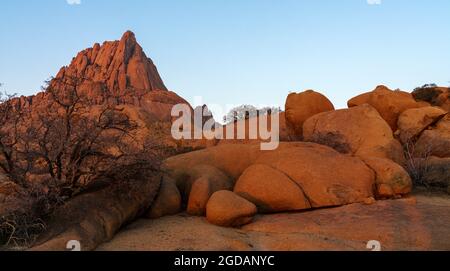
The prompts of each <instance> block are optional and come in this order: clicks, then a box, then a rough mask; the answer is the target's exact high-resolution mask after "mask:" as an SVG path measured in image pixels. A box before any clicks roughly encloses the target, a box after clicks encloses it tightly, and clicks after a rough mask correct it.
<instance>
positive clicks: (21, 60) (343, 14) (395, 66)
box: [0, 0, 450, 107]
mask: <svg viewBox="0 0 450 271" xmlns="http://www.w3.org/2000/svg"><path fill="white" fill-rule="evenodd" d="M0 12H1V17H0V18H1V19H0V20H1V24H0V36H1V42H0V82H2V83H4V84H5V85H4V86H3V87H2V89H3V90H8V91H9V92H17V93H19V94H24V95H29V94H33V93H35V92H36V91H38V90H39V88H40V85H41V84H42V82H43V81H44V80H45V79H46V78H48V77H49V76H51V75H55V74H56V72H57V71H58V70H59V68H60V67H61V66H64V65H67V64H69V63H70V60H71V58H72V57H73V56H75V55H76V53H77V52H78V51H80V50H82V49H84V48H86V47H91V46H92V44H93V43H95V42H102V41H104V40H114V39H119V38H120V36H121V35H122V33H123V32H124V31H126V30H128V29H130V30H132V31H134V32H135V33H136V36H137V39H138V41H139V42H140V43H141V45H142V46H143V48H144V50H145V52H146V53H147V55H148V56H149V57H151V58H152V59H153V60H154V62H155V64H156V65H157V67H158V69H159V72H160V74H161V76H162V78H163V80H164V82H165V83H166V85H167V87H168V88H169V89H171V90H173V91H175V92H177V93H178V94H180V95H181V96H183V97H184V98H186V99H188V100H189V101H193V99H194V97H195V96H203V98H204V102H206V103H216V104H217V103H220V104H224V105H225V104H229V103H231V104H242V103H249V104H255V105H258V104H279V105H284V101H285V97H286V95H287V94H288V93H289V92H290V91H301V90H304V89H315V90H318V91H321V92H322V93H324V94H326V95H327V96H328V97H329V98H330V99H331V100H332V101H333V102H334V103H335V105H336V106H337V107H344V106H345V104H346V101H347V100H348V99H349V98H351V97H353V96H355V95H356V94H358V93H361V92H364V91H368V90H371V89H373V88H374V87H375V86H376V85H378V84H386V85H388V86H389V87H391V88H401V89H404V90H411V89H412V88H414V87H416V86H418V85H422V84H425V83H429V82H435V83H438V84H440V85H448V84H450V83H449V82H448V81H450V1H448V0H433V1H429V0H382V2H381V4H380V5H369V4H368V3H367V0H304V1H302V0H203V1H202V0H159V1H156V0H150V1H148V0H140V1H139V0H127V1H126V0H81V4H80V5H69V4H67V2H66V0H2V1H0Z"/></svg>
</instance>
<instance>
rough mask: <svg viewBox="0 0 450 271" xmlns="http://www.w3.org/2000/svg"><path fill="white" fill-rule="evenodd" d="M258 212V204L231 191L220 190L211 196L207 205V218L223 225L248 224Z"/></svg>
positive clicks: (211, 221) (213, 222)
mask: <svg viewBox="0 0 450 271" xmlns="http://www.w3.org/2000/svg"><path fill="white" fill-rule="evenodd" d="M256 213H257V209H256V206H255V205H254V204H253V203H251V202H249V201H247V200H246V199H244V198H242V197H240V196H238V195H236V194H235V193H233V192H231V191H218V192H216V193H214V194H213V195H212V196H211V199H210V200H209V201H208V205H207V207H206V219H208V221H209V222H210V223H212V224H215V225H218V226H223V227H238V226H242V225H245V224H248V223H249V222H250V221H251V220H252V219H253V216H255V215H256Z"/></svg>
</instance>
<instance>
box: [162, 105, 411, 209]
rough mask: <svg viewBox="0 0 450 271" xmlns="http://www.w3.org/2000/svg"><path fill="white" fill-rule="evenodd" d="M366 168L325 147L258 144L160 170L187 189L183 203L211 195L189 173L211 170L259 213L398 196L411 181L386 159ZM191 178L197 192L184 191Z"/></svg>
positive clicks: (197, 155) (205, 153)
mask: <svg viewBox="0 0 450 271" xmlns="http://www.w3.org/2000/svg"><path fill="white" fill-rule="evenodd" d="M362 107H363V108H364V107H368V108H371V107H370V106H369V105H366V106H362ZM372 110H373V111H375V110H374V109H372ZM375 113H376V111H375ZM376 114H377V115H378V113H376ZM378 118H379V119H381V118H380V117H379V115H378ZM381 121H383V120H382V119H381ZM382 123H384V125H385V126H386V129H387V130H388V131H390V128H389V127H388V126H387V124H386V123H385V122H384V121H383V122H382ZM375 128H379V127H375ZM391 136H392V135H391ZM391 139H392V138H391ZM368 157H370V156H368ZM375 157H376V156H375ZM367 159H372V158H367ZM370 161H371V160H370ZM368 164H369V162H364V161H362V160H361V159H360V158H358V157H352V156H349V155H344V154H340V153H339V152H337V151H335V150H333V149H332V148H329V147H327V146H323V145H318V144H314V143H304V142H283V143H280V146H279V148H278V149H277V150H274V151H261V150H260V146H259V144H229V145H219V146H216V147H211V148H208V149H204V150H200V151H196V152H191V153H186V154H182V155H178V156H175V157H171V158H169V159H167V160H166V161H165V162H164V168H165V170H166V172H167V173H168V174H169V175H171V176H172V177H173V178H175V179H176V180H177V183H178V187H181V188H184V191H187V193H185V194H186V195H189V198H188V199H187V201H189V202H190V201H191V199H190V198H191V197H194V198H197V197H198V198H201V199H202V200H201V202H204V201H205V199H206V196H208V195H209V194H210V193H208V192H209V190H208V187H209V186H210V183H209V182H207V181H206V179H205V178H202V175H203V174H200V172H199V173H196V174H195V173H192V169H193V168H196V167H199V166H201V167H205V166H209V167H213V168H215V169H216V172H219V173H218V174H217V175H221V174H225V175H226V176H229V177H230V178H231V183H233V184H234V181H236V183H235V184H234V185H233V187H234V192H235V193H236V194H238V195H240V196H241V197H243V198H245V199H246V200H248V201H250V202H252V203H253V204H255V205H256V206H257V207H258V211H259V212H261V213H267V212H269V213H270V212H284V211H298V210H306V209H311V208H321V207H332V206H341V205H346V204H351V203H355V202H367V201H368V200H369V199H373V198H375V197H377V198H397V197H402V196H404V195H406V194H408V193H409V192H410V190H411V180H410V179H409V176H408V174H407V173H406V172H405V171H404V170H403V169H402V168H401V167H400V166H399V165H397V164H395V163H394V162H391V161H390V160H387V159H384V160H383V159H379V160H374V162H373V163H372V162H370V164H371V166H368ZM372 167H373V168H372ZM384 171H386V173H385V172H384ZM210 172H211V171H210ZM192 180H196V182H199V183H200V184H201V185H199V187H201V188H198V189H197V188H195V190H198V191H200V192H201V193H200V192H198V193H194V186H192V189H191V190H189V189H188V188H187V187H190V186H191V185H192V184H191V182H192ZM388 188H389V189H388ZM225 190H229V189H225ZM387 190H389V191H387ZM182 191H183V189H182ZM380 191H381V192H380ZM386 191H387V192H386ZM198 195H201V196H198ZM209 200H210V199H209Z"/></svg>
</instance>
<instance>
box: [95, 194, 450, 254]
mask: <svg viewBox="0 0 450 271" xmlns="http://www.w3.org/2000/svg"><path fill="white" fill-rule="evenodd" d="M448 225H450V196H448V195H444V194H442V195H441V194H424V193H421V194H417V195H415V196H412V197H410V198H407V199H401V200H388V201H378V202H376V203H375V204H372V205H363V204H352V205H347V206H343V207H338V208H328V209H319V210H314V211H307V212H302V213H284V214H274V215H261V216H257V217H256V218H255V220H254V222H253V223H251V224H249V225H247V226H244V227H243V228H240V229H232V228H222V227H217V226H214V225H211V224H209V223H208V222H207V221H206V219H205V218H202V217H191V216H188V215H186V214H179V215H175V216H169V217H165V218H161V219H156V220H139V221H137V222H135V223H133V224H131V225H130V226H128V227H127V228H125V229H124V230H123V231H121V232H120V233H119V234H117V235H116V236H115V237H114V238H113V239H112V240H111V241H110V242H108V243H105V244H103V245H101V246H100V247H99V248H98V250H127V251H130V250H131V251H159V250H169V251H204V250H220V251H233V250H236V251H245V250H256V251H260V250H282V251H285V250H294V251H304V250H366V244H367V242H368V241H369V240H377V241H379V242H380V243H381V246H382V250H450V227H449V226H448Z"/></svg>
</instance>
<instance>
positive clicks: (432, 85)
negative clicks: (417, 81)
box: [414, 83, 437, 91]
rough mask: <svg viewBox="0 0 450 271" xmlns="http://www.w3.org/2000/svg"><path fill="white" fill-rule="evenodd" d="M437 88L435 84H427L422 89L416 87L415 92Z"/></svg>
mask: <svg viewBox="0 0 450 271" xmlns="http://www.w3.org/2000/svg"><path fill="white" fill-rule="evenodd" d="M436 87H437V85H436V84H435V83H430V84H425V85H423V86H421V87H416V88H415V89H414V91H419V90H421V89H427V88H436Z"/></svg>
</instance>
